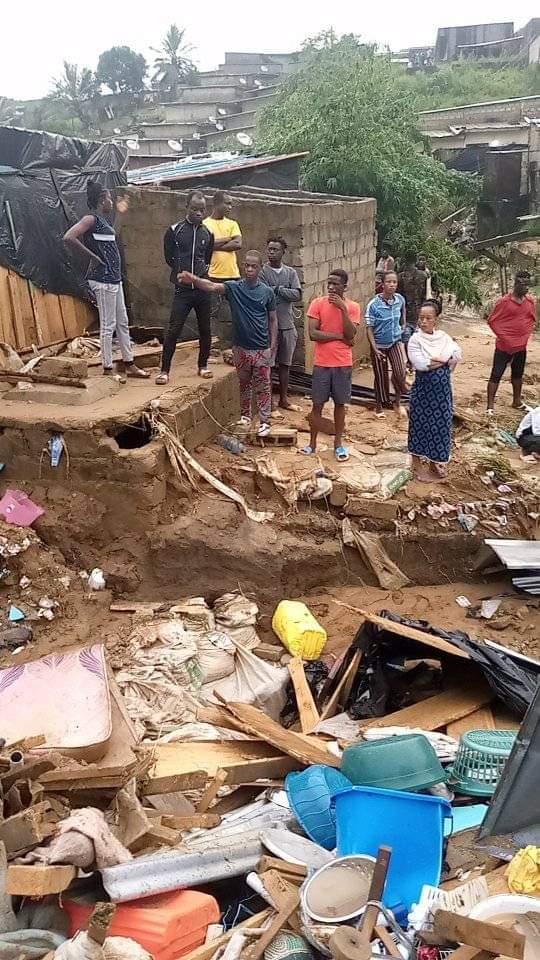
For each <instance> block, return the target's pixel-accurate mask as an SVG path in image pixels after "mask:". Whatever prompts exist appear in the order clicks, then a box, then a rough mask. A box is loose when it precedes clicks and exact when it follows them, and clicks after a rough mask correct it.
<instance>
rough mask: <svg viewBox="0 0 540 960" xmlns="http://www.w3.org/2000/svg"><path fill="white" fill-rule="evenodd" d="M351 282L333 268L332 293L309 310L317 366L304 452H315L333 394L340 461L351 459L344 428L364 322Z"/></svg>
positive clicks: (311, 336) (335, 437)
mask: <svg viewBox="0 0 540 960" xmlns="http://www.w3.org/2000/svg"><path fill="white" fill-rule="evenodd" d="M348 282H349V277H348V275H347V273H346V272H345V270H333V271H332V273H331V274H330V276H329V277H328V281H327V284H328V296H326V297H318V298H317V299H316V300H313V302H312V303H311V304H310V306H309V309H308V312H307V315H308V320H309V338H310V340H313V341H314V343H315V365H314V367H313V374H312V380H311V399H312V402H313V408H312V411H311V416H310V425H311V439H310V443H309V446H307V447H304V449H303V450H302V453H305V454H308V455H311V454H313V453H315V451H316V449H317V435H318V432H319V428H320V425H321V415H322V411H323V407H324V405H325V403H327V401H328V400H329V399H330V397H331V398H332V400H333V401H334V431H335V432H334V456H335V458H336V460H338V461H340V462H344V461H345V460H348V459H349V452H348V450H347V448H346V447H344V446H343V430H344V429H345V407H346V405H347V404H348V403H350V402H351V387H352V362H353V356H352V345H353V342H354V338H355V336H356V332H357V329H358V325H359V323H360V307H359V305H358V304H357V303H355V302H354V300H347V299H346V297H345V290H346V289H347V284H348Z"/></svg>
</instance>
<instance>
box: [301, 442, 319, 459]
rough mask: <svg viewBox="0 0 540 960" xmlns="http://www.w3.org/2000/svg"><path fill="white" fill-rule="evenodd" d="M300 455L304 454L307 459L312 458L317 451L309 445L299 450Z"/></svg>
mask: <svg viewBox="0 0 540 960" xmlns="http://www.w3.org/2000/svg"><path fill="white" fill-rule="evenodd" d="M298 453H303V454H304V456H305V457H312V456H313V454H314V453H315V450H314V449H313V447H311V446H310V445H309V443H308V445H307V446H306V447H302V449H301V450H299V451H298Z"/></svg>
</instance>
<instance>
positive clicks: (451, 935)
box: [433, 910, 525, 960]
mask: <svg viewBox="0 0 540 960" xmlns="http://www.w3.org/2000/svg"><path fill="white" fill-rule="evenodd" d="M433 932H434V934H435V936H436V937H441V939H442V940H448V941H449V942H450V943H463V944H466V945H467V946H469V947H477V948H478V949H479V950H486V951H487V952H488V953H494V954H495V955H496V956H497V955H498V954H501V955H502V956H503V957H512V958H513V960H523V956H524V953H525V937H524V936H523V934H521V933H517V932H516V931H515V930H511V929H508V927H502V926H499V924H496V923H487V922H485V921H483V920H473V919H472V918H471V917H462V916H460V915H458V914H457V913H452V912H451V911H450V910H437V911H436V912H435V915H434V921H433Z"/></svg>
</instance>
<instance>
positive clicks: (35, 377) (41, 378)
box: [0, 368, 87, 390]
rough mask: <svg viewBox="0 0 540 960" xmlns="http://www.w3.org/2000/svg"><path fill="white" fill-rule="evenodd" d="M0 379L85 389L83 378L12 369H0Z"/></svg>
mask: <svg viewBox="0 0 540 960" xmlns="http://www.w3.org/2000/svg"><path fill="white" fill-rule="evenodd" d="M0 380H7V381H8V382H9V383H17V382H18V381H20V380H22V381H23V382H24V383H42V384H48V385H49V386H54V387H76V388H77V389H78V390H86V388H87V383H86V381H85V380H76V379H75V378H72V377H55V376H52V374H51V375H49V376H47V375H46V374H44V373H17V372H16V371H13V370H5V369H4V368H1V369H0Z"/></svg>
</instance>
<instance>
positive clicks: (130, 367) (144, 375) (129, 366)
mask: <svg viewBox="0 0 540 960" xmlns="http://www.w3.org/2000/svg"><path fill="white" fill-rule="evenodd" d="M124 373H125V374H126V377H133V379H135V378H136V379H138V380H148V378H149V376H150V374H149V373H148V370H141V368H140V367H137V366H136V365H135V364H134V363H126V364H125V367H124Z"/></svg>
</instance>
